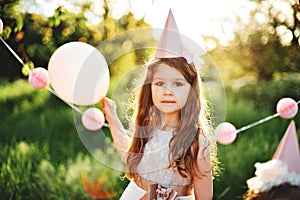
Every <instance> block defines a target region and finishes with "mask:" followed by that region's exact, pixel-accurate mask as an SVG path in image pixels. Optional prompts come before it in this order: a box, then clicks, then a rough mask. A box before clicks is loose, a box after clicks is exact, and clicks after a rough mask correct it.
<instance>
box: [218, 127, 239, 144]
mask: <svg viewBox="0 0 300 200" xmlns="http://www.w3.org/2000/svg"><path fill="white" fill-rule="evenodd" d="M215 132H216V136H217V140H218V142H219V143H220V144H231V143H232V142H233V141H234V140H235V138H236V136H237V133H236V128H235V126H234V125H232V124H231V123H228V122H223V123H221V124H219V125H218V126H217V127H216V130H215Z"/></svg>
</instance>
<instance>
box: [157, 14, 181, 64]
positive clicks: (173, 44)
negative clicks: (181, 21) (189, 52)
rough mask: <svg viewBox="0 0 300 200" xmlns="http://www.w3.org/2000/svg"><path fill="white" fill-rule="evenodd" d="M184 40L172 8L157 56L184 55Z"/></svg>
mask: <svg viewBox="0 0 300 200" xmlns="http://www.w3.org/2000/svg"><path fill="white" fill-rule="evenodd" d="M182 51H183V46H182V41H181V36H180V34H179V32H178V28H177V25H176V22H175V18H174V16H173V13H172V11H171V9H170V10H169V15H168V18H167V21H166V23H165V27H164V30H163V33H162V36H161V39H160V42H159V45H158V48H157V51H156V55H155V57H156V58H174V57H182Z"/></svg>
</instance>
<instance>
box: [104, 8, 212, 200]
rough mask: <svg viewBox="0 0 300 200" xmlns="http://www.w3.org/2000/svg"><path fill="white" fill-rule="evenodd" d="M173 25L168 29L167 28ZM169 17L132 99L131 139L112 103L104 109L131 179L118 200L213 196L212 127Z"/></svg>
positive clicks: (192, 67) (194, 74)
mask: <svg viewBox="0 0 300 200" xmlns="http://www.w3.org/2000/svg"><path fill="white" fill-rule="evenodd" d="M170 28H171V29H172V31H170V30H169V29H170ZM176 30H177V26H176V23H175V20H174V17H173V15H172V12H171V11H170V12H169V16H168V19H167V22H166V25H165V30H164V32H163V35H162V39H161V42H160V45H159V48H158V50H157V52H156V56H155V58H156V59H154V60H153V61H152V62H151V63H150V64H149V66H148V67H147V72H146V77H145V80H144V82H143V85H142V86H141V87H140V89H139V93H138V95H137V103H136V106H137V108H136V116H135V120H134V122H135V123H134V129H133V134H132V135H133V137H131V138H130V137H129V136H128V135H127V134H126V131H125V130H124V128H123V126H122V123H121V122H120V120H119V118H118V116H117V113H116V104H115V103H114V102H113V101H112V100H110V99H108V98H105V99H103V101H102V103H103V105H102V106H103V112H104V114H105V117H106V120H107V122H108V123H109V125H110V130H111V133H112V136H113V140H114V143H115V145H116V147H117V150H118V152H119V154H120V156H121V158H122V160H123V161H124V162H125V164H126V168H127V171H126V175H127V177H128V178H129V179H130V180H131V182H130V183H129V185H128V186H127V188H126V189H125V191H124V193H123V194H122V196H121V200H137V199H143V200H144V199H151V200H153V199H165V200H167V199H182V200H183V199H187V200H192V199H197V200H210V199H212V196H213V183H212V182H213V181H212V165H211V155H215V154H213V151H212V150H215V148H213V147H214V145H215V143H214V142H211V141H210V138H211V137H209V136H210V134H212V133H213V131H211V130H212V129H211V127H210V123H209V121H208V116H207V110H206V102H205V99H204V97H203V94H202V92H203V91H202V89H201V87H200V86H201V81H200V78H199V74H198V73H199V72H198V70H197V68H196V66H195V64H194V61H193V59H192V56H191V54H189V53H187V51H186V49H185V48H183V45H182V43H181V40H180V35H179V34H178V32H177V31H176Z"/></svg>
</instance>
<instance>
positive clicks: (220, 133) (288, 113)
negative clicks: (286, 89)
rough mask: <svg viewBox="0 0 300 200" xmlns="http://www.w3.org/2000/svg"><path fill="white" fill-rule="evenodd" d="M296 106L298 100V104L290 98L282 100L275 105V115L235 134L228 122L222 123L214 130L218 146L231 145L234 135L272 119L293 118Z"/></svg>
mask: <svg viewBox="0 0 300 200" xmlns="http://www.w3.org/2000/svg"><path fill="white" fill-rule="evenodd" d="M298 104H300V100H299V101H298V102H296V101H295V100H293V99H292V98H282V99H281V100H279V101H278V103H277V107H276V111H277V113H275V114H273V115H270V116H268V117H265V118H263V119H261V120H259V121H256V122H254V123H251V124H249V125H247V126H244V127H242V128H239V129H237V130H236V131H235V132H234V131H233V130H234V129H233V127H234V126H233V125H232V124H230V123H228V122H223V123H221V124H219V125H218V126H217V127H216V129H215V134H216V137H217V141H218V142H219V143H220V144H231V143H232V142H233V141H234V140H235V139H236V135H237V134H238V133H240V132H242V131H245V130H247V129H250V128H252V127H254V126H256V125H259V124H262V123H264V122H266V121H269V120H271V119H273V118H276V117H278V116H280V117H282V118H284V119H291V118H293V117H294V116H296V114H297V112H298ZM221 127H222V129H221ZM234 128H235V127H234Z"/></svg>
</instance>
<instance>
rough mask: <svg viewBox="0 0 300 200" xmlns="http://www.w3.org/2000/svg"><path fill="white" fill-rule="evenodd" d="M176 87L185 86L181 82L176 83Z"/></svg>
mask: <svg viewBox="0 0 300 200" xmlns="http://www.w3.org/2000/svg"><path fill="white" fill-rule="evenodd" d="M174 85H175V86H176V87H180V86H183V84H182V83H181V82H175V83H174Z"/></svg>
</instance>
